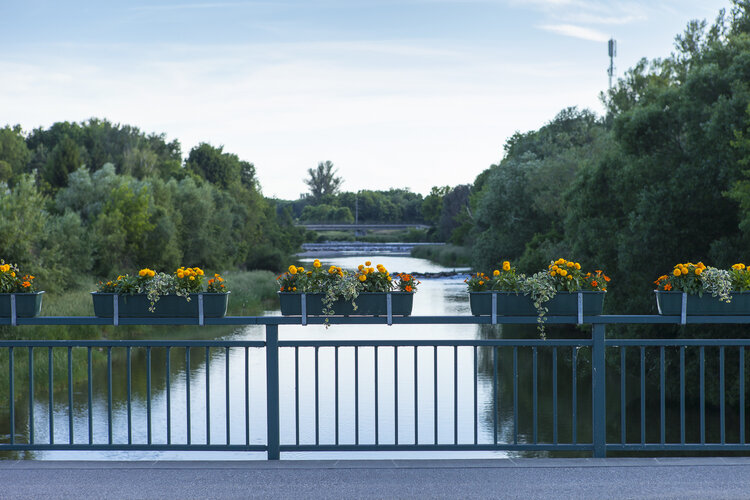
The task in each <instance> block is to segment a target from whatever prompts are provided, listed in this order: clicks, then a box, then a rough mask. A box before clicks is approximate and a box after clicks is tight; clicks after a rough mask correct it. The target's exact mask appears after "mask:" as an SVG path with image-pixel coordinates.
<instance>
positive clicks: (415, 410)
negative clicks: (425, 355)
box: [414, 346, 419, 444]
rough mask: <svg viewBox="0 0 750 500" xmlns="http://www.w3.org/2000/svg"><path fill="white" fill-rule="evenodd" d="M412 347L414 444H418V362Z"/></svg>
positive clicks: (415, 349) (415, 350)
mask: <svg viewBox="0 0 750 500" xmlns="http://www.w3.org/2000/svg"><path fill="white" fill-rule="evenodd" d="M417 349H418V347H417V346H414V444H419V369H418V366H419V362H418V357H417Z"/></svg>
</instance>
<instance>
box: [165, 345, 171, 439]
mask: <svg viewBox="0 0 750 500" xmlns="http://www.w3.org/2000/svg"><path fill="white" fill-rule="evenodd" d="M165 355H166V357H167V360H166V370H167V380H166V389H167V394H166V397H167V444H172V394H171V391H172V383H171V381H170V378H171V376H170V371H171V369H172V359H171V358H172V348H171V347H169V346H167V352H166V354H165Z"/></svg>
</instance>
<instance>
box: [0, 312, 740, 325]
mask: <svg viewBox="0 0 750 500" xmlns="http://www.w3.org/2000/svg"><path fill="white" fill-rule="evenodd" d="M305 319H306V324H310V325H322V324H326V323H327V324H331V325H338V324H347V325H387V324H389V319H388V317H386V316H330V317H327V318H326V317H324V316H307V317H306V318H305ZM492 320H493V318H492V317H491V316H469V315H467V316H393V317H392V320H391V322H392V323H393V324H394V325H447V324H455V325H460V324H466V325H482V324H492V323H493V321H492ZM537 322H538V318H537V317H536V316H497V318H496V323H497V324H515V325H522V324H529V325H532V324H537ZM681 322H682V321H681V317H680V316H679V315H677V316H665V315H656V314H630V315H627V314H612V315H601V316H583V321H582V322H581V324H590V325H594V324H673V325H678V324H681ZM578 323H579V321H578V317H577V316H575V315H572V316H545V318H544V324H546V325H564V324H567V325H571V324H573V325H574V324H578ZM685 323H687V324H750V315H748V316H687V318H686V321H685ZM10 324H12V323H11V318H0V325H10ZM16 324H17V325H18V326H22V325H112V324H113V319H112V318H100V317H96V316H37V317H34V318H17V319H16ZM118 324H119V325H199V324H200V323H199V318H197V317H196V318H118ZM302 324H304V323H303V318H302V317H301V316H226V317H223V318H205V319H204V325H302Z"/></svg>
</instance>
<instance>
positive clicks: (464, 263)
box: [411, 245, 471, 267]
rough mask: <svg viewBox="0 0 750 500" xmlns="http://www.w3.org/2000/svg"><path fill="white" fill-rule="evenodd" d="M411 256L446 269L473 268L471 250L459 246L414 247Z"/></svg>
mask: <svg viewBox="0 0 750 500" xmlns="http://www.w3.org/2000/svg"><path fill="white" fill-rule="evenodd" d="M411 256H412V257H416V258H418V259H427V260H430V261H432V262H435V263H437V264H440V265H441V266H444V267H469V266H471V249H469V248H467V247H461V246H457V245H424V246H419V247H414V248H412V250H411Z"/></svg>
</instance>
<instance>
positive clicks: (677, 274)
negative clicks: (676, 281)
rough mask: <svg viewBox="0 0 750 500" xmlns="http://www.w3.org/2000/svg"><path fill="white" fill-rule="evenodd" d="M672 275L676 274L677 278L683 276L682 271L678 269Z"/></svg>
mask: <svg viewBox="0 0 750 500" xmlns="http://www.w3.org/2000/svg"><path fill="white" fill-rule="evenodd" d="M672 274H674V275H675V276H679V275H680V274H682V271H680V269H679V268H677V269H675V270H674V271H672Z"/></svg>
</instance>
